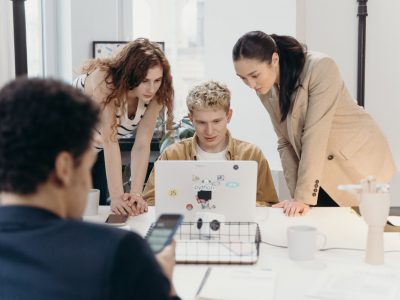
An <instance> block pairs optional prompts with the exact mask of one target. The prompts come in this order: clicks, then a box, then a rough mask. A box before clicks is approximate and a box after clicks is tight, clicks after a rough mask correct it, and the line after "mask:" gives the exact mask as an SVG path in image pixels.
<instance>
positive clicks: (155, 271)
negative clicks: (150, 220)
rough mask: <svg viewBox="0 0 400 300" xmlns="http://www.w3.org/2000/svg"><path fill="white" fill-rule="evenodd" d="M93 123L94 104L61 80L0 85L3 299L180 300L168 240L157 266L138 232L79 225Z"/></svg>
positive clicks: (88, 180)
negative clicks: (173, 278) (175, 287)
mask: <svg viewBox="0 0 400 300" xmlns="http://www.w3.org/2000/svg"><path fill="white" fill-rule="evenodd" d="M98 120H99V108H98V107H97V105H95V103H94V102H93V101H92V100H91V99H90V98H89V97H87V96H85V95H84V94H83V93H81V92H80V91H78V90H76V89H74V88H73V87H71V86H70V85H67V84H64V83H61V82H57V81H54V80H43V79H26V78H22V79H17V80H15V81H13V82H11V83H9V84H7V85H5V86H4V87H3V88H2V89H1V90H0V193H1V198H2V205H1V206H0V298H1V299H30V300H36V299H37V300H39V299H40V300H46V299H52V300H53V299H58V300H61V299H74V300H79V299H96V300H101V299H104V300H105V299H178V297H177V296H176V293H175V289H174V287H173V286H172V285H171V279H172V273H173V268H174V261H175V253H174V248H175V247H174V244H172V245H170V246H168V247H167V248H165V249H164V250H163V251H162V252H160V253H159V254H158V255H157V260H158V262H159V263H160V265H161V267H162V268H160V265H159V264H158V263H157V260H156V259H155V257H154V255H153V252H152V251H151V249H150V247H149V246H148V245H147V243H146V241H145V240H143V239H142V238H141V237H140V236H138V235H137V234H135V233H133V232H130V231H126V230H119V229H115V228H112V227H107V226H105V225H99V224H93V223H88V222H82V221H81V218H82V214H83V211H84V209H85V205H86V198H87V195H88V193H89V191H90V188H91V184H92V182H91V174H90V173H91V168H92V165H93V163H94V161H95V159H96V151H95V148H94V147H93V142H94V133H95V128H96V125H97V122H98ZM60 132H62V134H60ZM163 270H164V271H163ZM164 272H165V274H164Z"/></svg>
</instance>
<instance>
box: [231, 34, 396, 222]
mask: <svg viewBox="0 0 400 300" xmlns="http://www.w3.org/2000/svg"><path fill="white" fill-rule="evenodd" d="M233 62H234V67H235V70H236V74H237V75H238V76H239V77H240V78H241V79H242V80H243V82H244V83H245V84H247V85H248V86H249V87H250V88H252V89H254V90H255V91H256V93H257V95H258V97H259V98H260V100H261V102H262V104H263V105H264V107H265V108H266V110H267V111H268V113H269V115H270V118H271V120H272V123H273V126H274V129H275V132H276V134H277V136H278V151H279V154H280V157H281V162H282V167H283V171H284V175H285V178H286V182H287V185H288V187H289V190H290V192H291V196H292V199H290V200H284V201H282V202H280V203H279V204H276V205H275V207H282V208H283V211H284V213H285V214H286V215H289V216H294V215H298V214H304V213H306V212H307V211H308V209H309V206H310V205H318V206H351V205H357V202H356V201H357V200H356V199H355V197H353V196H352V195H350V194H349V193H346V192H343V191H339V190H338V189H337V186H338V185H339V184H349V183H359V181H360V180H361V179H364V178H365V177H367V176H370V175H372V176H375V177H376V178H377V181H378V182H386V181H389V180H390V179H391V178H392V176H393V175H394V173H395V170H396V168H395V164H394V160H393V157H392V154H391V151H390V148H389V145H388V143H387V140H386V138H385V137H384V135H383V134H382V132H381V130H380V129H379V127H378V125H377V124H376V123H375V122H374V120H373V119H372V118H371V116H370V115H369V114H368V113H367V112H366V111H365V110H364V109H363V108H362V107H360V106H358V105H357V103H356V101H355V100H354V99H353V98H352V97H351V95H350V93H349V91H348V90H347V88H346V86H345V84H344V82H343V79H342V77H341V75H340V73H339V70H338V68H337V66H336V64H335V62H334V61H333V60H332V59H331V58H330V57H328V56H326V55H324V54H321V53H317V52H311V51H306V50H305V48H304V47H303V46H302V45H301V44H300V43H299V42H298V41H297V40H296V39H295V38H293V37H290V36H281V35H275V34H272V35H268V34H266V33H264V32H261V31H252V32H248V33H246V34H245V35H243V36H242V37H241V38H240V39H239V40H238V41H237V42H236V44H235V46H234V47H233Z"/></svg>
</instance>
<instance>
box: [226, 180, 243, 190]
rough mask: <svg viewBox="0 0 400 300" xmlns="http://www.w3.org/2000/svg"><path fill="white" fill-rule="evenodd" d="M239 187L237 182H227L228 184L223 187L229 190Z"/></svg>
mask: <svg viewBox="0 0 400 300" xmlns="http://www.w3.org/2000/svg"><path fill="white" fill-rule="evenodd" d="M239 185H240V184H239V182H236V181H229V182H227V183H225V186H226V187H228V188H231V189H234V188H237V187H239Z"/></svg>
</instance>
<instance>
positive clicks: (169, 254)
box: [156, 241, 176, 296]
mask: <svg viewBox="0 0 400 300" xmlns="http://www.w3.org/2000/svg"><path fill="white" fill-rule="evenodd" d="M175 247H176V244H175V241H172V242H171V244H169V245H168V246H166V247H165V248H164V249H163V250H162V251H161V252H160V253H158V254H157V255H156V259H157V261H158V263H159V264H160V266H161V269H162V270H163V272H164V274H165V276H166V277H167V278H168V280H169V282H170V283H171V291H170V296H176V291H175V288H174V285H173V283H172V277H173V273H174V267H175Z"/></svg>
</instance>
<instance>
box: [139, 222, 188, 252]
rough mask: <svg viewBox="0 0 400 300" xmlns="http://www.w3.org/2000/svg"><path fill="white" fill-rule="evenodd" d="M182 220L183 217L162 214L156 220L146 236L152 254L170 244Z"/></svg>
mask: <svg viewBox="0 0 400 300" xmlns="http://www.w3.org/2000/svg"><path fill="white" fill-rule="evenodd" d="M182 220H183V215H180V214H171V215H170V214H164V215H161V216H160V217H159V218H158V220H157V222H156V223H155V225H154V226H153V227H151V228H150V230H149V232H148V233H147V235H146V240H147V242H148V243H149V246H150V248H151V249H152V250H153V252H154V253H159V252H160V251H161V250H162V249H164V247H165V246H166V245H168V244H170V243H171V241H172V238H173V236H174V234H175V232H176V230H177V229H178V228H179V226H180V225H181V223H182Z"/></svg>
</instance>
